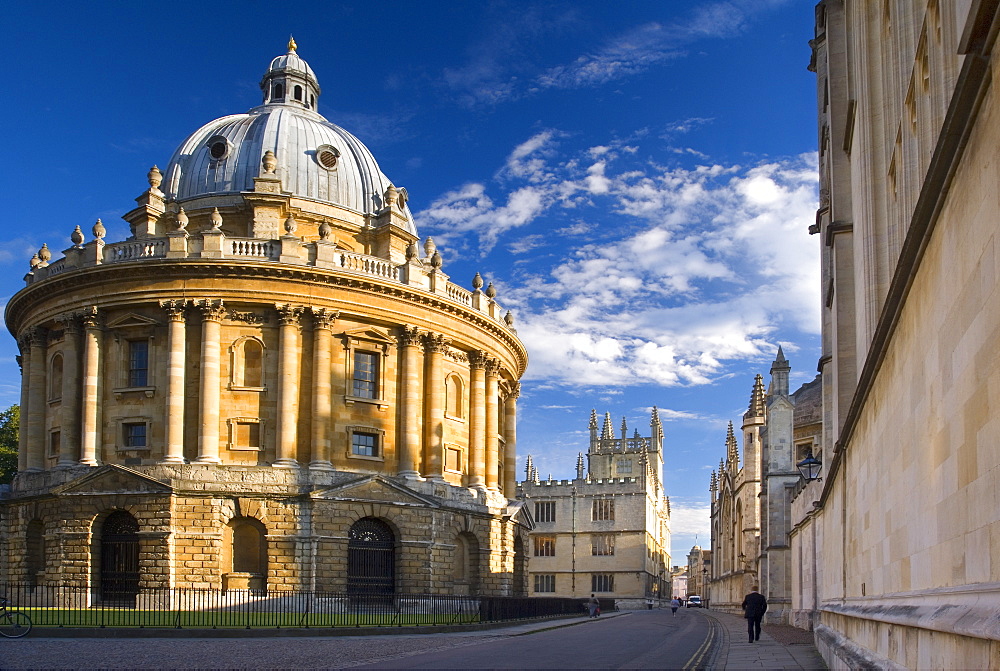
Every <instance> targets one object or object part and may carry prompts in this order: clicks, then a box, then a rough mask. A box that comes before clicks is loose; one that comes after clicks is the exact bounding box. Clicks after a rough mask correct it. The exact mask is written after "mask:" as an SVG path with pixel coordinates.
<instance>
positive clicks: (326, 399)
mask: <svg viewBox="0 0 1000 671" xmlns="http://www.w3.org/2000/svg"><path fill="white" fill-rule="evenodd" d="M312 315H313V398H312V406H313V407H312V460H311V461H310V462H309V468H317V469H322V470H329V469H331V468H333V466H332V465H331V464H330V430H331V426H330V424H331V420H332V418H331V416H330V376H331V373H332V371H331V369H330V350H331V343H332V341H333V333H332V331H331V327H332V326H333V322H334V321H336V319H337V314H336V313H330V312H327V311H326V310H324V309H313V311H312ZM282 342H284V341H283V340H282ZM282 351H283V350H282Z"/></svg>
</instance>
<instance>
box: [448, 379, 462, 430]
mask: <svg viewBox="0 0 1000 671" xmlns="http://www.w3.org/2000/svg"><path fill="white" fill-rule="evenodd" d="M444 394H445V408H446V412H447V413H448V416H449V417H454V418H456V419H464V418H465V385H464V384H462V378H460V377H459V376H458V375H454V374H452V375H449V376H448V378H447V379H446V380H445V382H444Z"/></svg>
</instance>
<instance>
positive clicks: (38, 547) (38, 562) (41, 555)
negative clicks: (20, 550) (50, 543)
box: [24, 520, 45, 587]
mask: <svg viewBox="0 0 1000 671" xmlns="http://www.w3.org/2000/svg"><path fill="white" fill-rule="evenodd" d="M24 544H25V553H24V554H25V567H24V568H25V573H26V576H25V577H26V578H27V582H28V584H29V585H31V586H32V587H34V586H36V585H37V584H38V583H39V580H38V574H39V573H41V572H42V571H44V570H45V524H44V523H43V522H42V521H41V520H31V521H30V522H28V528H27V530H26V532H25V538H24Z"/></svg>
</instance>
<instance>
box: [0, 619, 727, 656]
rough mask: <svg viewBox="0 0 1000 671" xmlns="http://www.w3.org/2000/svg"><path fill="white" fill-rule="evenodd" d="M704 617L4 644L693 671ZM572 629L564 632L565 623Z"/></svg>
mask: <svg viewBox="0 0 1000 671" xmlns="http://www.w3.org/2000/svg"><path fill="white" fill-rule="evenodd" d="M714 623H715V621H714V620H712V619H710V618H708V617H706V616H705V615H703V614H702V613H700V612H698V611H680V612H678V614H677V617H676V618H673V617H671V615H670V611H669V610H653V611H637V612H633V613H623V614H620V615H617V616H615V617H602V618H600V619H596V620H587V619H580V620H571V621H568V622H567V621H559V622H550V623H548V625H547V626H550V627H551V626H556V627H558V628H555V629H543V630H538V628H539V627H544V626H546V625H545V624H542V623H536V624H535V625H527V626H522V627H514V628H511V629H496V630H491V631H486V632H467V633H461V634H432V635H409V636H403V635H387V636H364V637H362V636H357V637H354V636H340V637H305V638H298V637H297V638H267V639H257V638H237V639H232V638H229V639H176V638H173V639H167V638H147V639H84V638H73V639H67V638H59V639H46V638H37V637H32V636H29V637H27V638H24V639H17V640H3V641H0V668H2V669H25V668H35V669H53V668H74V669H87V668H102V669H126V668H147V669H156V668H171V669H205V668H243V669H272V668H301V669H310V668H328V669H337V668H373V669H374V668H379V669H387V668H388V669H418V668H440V669H447V668H456V669H457V668H464V669H468V668H478V669H488V668H494V669H504V668H521V669H567V668H574V669H595V668H602V669H619V668H628V669H652V668H658V669H663V668H685V667H689V666H692V665H693V664H694V663H695V662H698V661H699V660H701V663H700V664H698V666H699V667H701V668H704V667H705V665H706V662H707V661H710V658H711V656H712V655H713V654H714V652H715V650H716V646H715V645H713V644H712V643H713V641H714V642H716V643H717V642H718V640H719V637H718V631H717V630H718V625H716V624H714ZM567 624H568V625H569V626H564V625H567Z"/></svg>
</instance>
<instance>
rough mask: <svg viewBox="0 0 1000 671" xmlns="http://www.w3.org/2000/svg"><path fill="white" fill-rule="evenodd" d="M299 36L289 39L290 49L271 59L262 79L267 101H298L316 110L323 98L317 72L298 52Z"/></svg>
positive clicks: (268, 103) (261, 85)
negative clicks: (320, 98) (317, 104)
mask: <svg viewBox="0 0 1000 671" xmlns="http://www.w3.org/2000/svg"><path fill="white" fill-rule="evenodd" d="M297 49H298V46H297V45H296V44H295V38H289V39H288V53H286V54H285V55H284V56H278V57H276V58H275V59H274V60H272V61H271V65H270V67H268V69H267V72H266V73H264V78H263V79H261V80H260V90H261V91H262V92H263V94H264V104H265V105H272V104H273V105H298V106H301V107H303V108H305V109H310V110H315V109H316V101H317V100H319V93H320V89H319V81H318V80H317V79H316V73H314V72H313V70H312V68H311V67H309V64H308V63H306V62H305V61H304V60H302V58H301V57H300V56H299V55H298V53H297Z"/></svg>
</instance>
